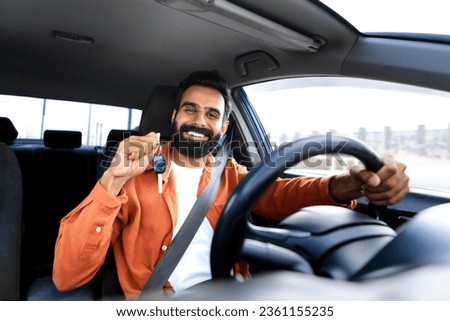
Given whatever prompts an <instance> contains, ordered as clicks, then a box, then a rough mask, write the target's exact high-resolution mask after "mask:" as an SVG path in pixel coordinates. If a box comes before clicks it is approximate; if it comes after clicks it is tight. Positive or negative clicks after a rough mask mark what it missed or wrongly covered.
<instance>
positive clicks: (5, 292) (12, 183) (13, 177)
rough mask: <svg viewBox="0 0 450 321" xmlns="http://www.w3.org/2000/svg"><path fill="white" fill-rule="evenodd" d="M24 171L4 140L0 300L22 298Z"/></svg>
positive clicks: (0, 197)
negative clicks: (21, 250)
mask: <svg viewBox="0 0 450 321" xmlns="http://www.w3.org/2000/svg"><path fill="white" fill-rule="evenodd" d="M21 230H22V175H21V171H20V167H19V164H18V161H17V158H16V156H15V155H14V152H13V151H12V150H11V149H10V148H9V147H8V146H7V145H6V144H5V143H2V142H0V235H1V238H0V300H2V301H5V300H19V298H20V243H21Z"/></svg>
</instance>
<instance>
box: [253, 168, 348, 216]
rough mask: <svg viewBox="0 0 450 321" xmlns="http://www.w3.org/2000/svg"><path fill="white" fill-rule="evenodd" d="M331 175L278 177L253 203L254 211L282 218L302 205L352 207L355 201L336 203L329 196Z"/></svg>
mask: <svg viewBox="0 0 450 321" xmlns="http://www.w3.org/2000/svg"><path fill="white" fill-rule="evenodd" d="M332 178H333V176H325V177H296V178H284V179H282V178H279V179H277V180H275V181H274V183H273V184H272V185H271V186H270V187H269V188H268V190H267V191H266V192H265V193H264V194H263V195H262V196H261V198H260V199H259V200H258V201H257V202H256V203H255V205H254V207H253V208H252V211H254V213H257V214H260V215H263V216H266V217H269V218H272V219H274V220H282V219H283V218H285V217H287V216H289V215H290V214H293V213H295V212H297V211H298V210H300V209H301V208H303V207H307V206H314V205H336V206H346V207H349V208H354V207H355V206H356V201H355V200H353V201H351V202H350V203H348V204H338V203H336V202H335V201H334V199H333V198H332V197H331V196H330V193H329V184H330V180H331V179H332Z"/></svg>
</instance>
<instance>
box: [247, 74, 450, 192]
mask: <svg viewBox="0 0 450 321" xmlns="http://www.w3.org/2000/svg"><path fill="white" fill-rule="evenodd" d="M245 91H246V93H247V95H248V97H249V99H250V101H251V103H252V105H253V107H254V109H255V111H256V113H257V114H258V116H259V117H260V120H261V122H262V124H263V125H264V127H265V129H266V132H267V134H268V136H269V137H270V140H271V142H272V146H274V148H275V147H277V146H279V145H280V144H283V143H285V142H291V141H294V140H296V139H298V138H302V137H307V136H312V135H318V134H326V135H333V134H339V135H343V136H348V137H352V138H357V139H360V140H362V141H364V142H366V143H368V144H369V145H370V146H371V147H372V148H374V149H375V150H376V151H377V152H378V153H379V154H380V155H393V156H394V157H395V158H396V159H397V160H399V161H401V162H403V163H406V164H407V166H408V168H407V171H408V175H409V176H410V179H411V186H412V187H417V188H423V189H432V190H438V191H442V192H448V193H450V171H449V170H448V169H449V168H450V121H449V120H448V118H447V117H446V116H445V115H447V114H448V110H449V108H450V95H449V94H447V93H443V92H438V91H433V90H425V89H424V88H417V87H411V86H401V85H398V84H393V83H386V82H378V81H369V80H362V79H347V78H334V77H329V78H328V77H327V78H325V77H324V78H301V79H289V80H280V81H275V82H267V83H262V84H257V85H252V86H247V87H246V88H245ZM326 157H328V158H322V159H321V160H320V161H314V162H307V163H303V164H299V165H298V166H297V167H296V168H293V169H290V170H291V171H295V172H297V173H300V174H317V175H321V174H328V173H330V171H340V170H346V169H347V167H348V166H350V165H352V164H355V163H356V162H357V161H356V160H355V159H351V158H344V162H342V159H339V161H336V159H335V158H329V155H327V156H326ZM311 164H314V166H311Z"/></svg>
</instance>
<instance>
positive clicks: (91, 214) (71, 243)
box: [53, 182, 127, 291]
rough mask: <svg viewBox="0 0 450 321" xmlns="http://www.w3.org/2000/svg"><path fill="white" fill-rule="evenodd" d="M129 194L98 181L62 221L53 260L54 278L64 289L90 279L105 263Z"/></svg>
mask: <svg viewBox="0 0 450 321" xmlns="http://www.w3.org/2000/svg"><path fill="white" fill-rule="evenodd" d="M126 202H127V196H126V195H125V193H124V192H123V191H122V192H121V194H120V195H118V196H116V197H113V196H111V195H109V194H108V193H107V191H106V190H105V189H104V188H103V186H102V185H101V184H100V183H99V182H97V184H96V185H95V187H94V188H93V190H92V191H91V193H90V194H89V195H88V196H87V197H86V198H85V199H84V200H83V201H82V202H81V203H80V204H79V205H78V206H77V207H76V208H75V209H73V210H72V211H71V212H70V213H69V214H67V215H66V216H65V217H64V218H63V219H62V220H61V224H60V229H59V234H58V238H57V240H56V246H55V259H54V262H53V281H54V283H55V285H56V287H57V288H58V289H59V290H61V291H67V290H72V289H74V288H77V287H79V286H82V285H84V284H86V283H87V282H89V281H90V280H91V279H92V278H93V277H94V276H95V274H96V273H97V271H98V270H99V269H100V267H101V265H102V264H103V262H104V260H105V257H106V253H107V251H108V248H109V246H110V244H111V243H112V242H114V238H115V237H117V235H115V234H116V233H114V230H116V228H115V227H114V225H115V224H120V222H119V220H116V218H117V217H118V215H119V213H121V212H122V210H123V207H124V204H126Z"/></svg>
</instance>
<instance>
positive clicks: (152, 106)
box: [139, 86, 177, 141]
mask: <svg viewBox="0 0 450 321" xmlns="http://www.w3.org/2000/svg"><path fill="white" fill-rule="evenodd" d="M176 90H177V89H176V87H172V86H157V87H155V88H154V89H153V91H152V94H151V96H150V100H149V102H148V104H147V106H146V108H145V109H144V111H143V112H142V116H141V123H140V125H139V130H140V131H141V133H142V134H143V135H145V134H147V133H149V132H151V131H153V132H159V133H161V141H167V140H169V139H170V136H171V132H170V123H171V118H172V112H173V110H174V108H175V101H176Z"/></svg>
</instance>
